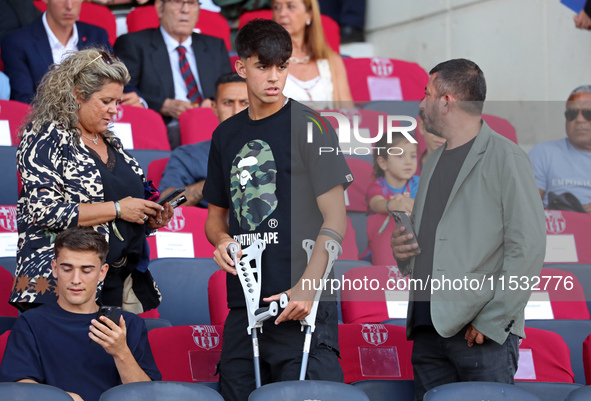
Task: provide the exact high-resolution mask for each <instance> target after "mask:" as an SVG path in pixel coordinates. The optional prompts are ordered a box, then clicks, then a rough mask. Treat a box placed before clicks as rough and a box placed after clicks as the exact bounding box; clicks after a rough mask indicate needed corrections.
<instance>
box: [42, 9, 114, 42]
mask: <svg viewBox="0 0 591 401" xmlns="http://www.w3.org/2000/svg"><path fill="white" fill-rule="evenodd" d="M33 4H35V7H37V8H38V9H39V10H41V12H45V11H46V10H47V4H45V2H43V1H41V0H35V1H33ZM78 20H79V21H80V22H85V23H87V24H91V25H95V26H98V27H101V28H103V29H104V30H105V31H107V34H108V35H109V43H110V44H111V46H113V45H114V44H115V40H116V39H117V22H116V20H115V15H113V13H112V12H111V10H110V9H109V7H107V6H104V5H101V4H94V3H82V7H81V8H80V16H79V18H78Z"/></svg>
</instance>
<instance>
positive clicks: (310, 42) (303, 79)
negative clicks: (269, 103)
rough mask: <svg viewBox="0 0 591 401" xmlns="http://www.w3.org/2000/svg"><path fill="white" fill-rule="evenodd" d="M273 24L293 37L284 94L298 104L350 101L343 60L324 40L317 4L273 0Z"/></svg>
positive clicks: (309, 0)
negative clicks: (282, 28)
mask: <svg viewBox="0 0 591 401" xmlns="http://www.w3.org/2000/svg"><path fill="white" fill-rule="evenodd" d="M273 20H274V21H276V22H278V23H279V24H280V25H281V26H283V27H284V28H285V29H286V30H287V31H288V32H289V34H290V35H291V42H292V45H293V53H292V56H291V58H290V59H289V75H288V77H287V82H286V83H285V89H284V90H283V93H284V95H285V96H287V97H289V98H292V99H295V100H298V101H303V102H306V101H312V102H323V101H351V100H353V99H352V97H351V91H350V89H349V82H348V80H347V71H346V70H345V64H344V63H343V59H342V58H341V56H339V55H338V54H337V53H336V52H334V51H333V50H332V49H330V47H329V46H328V44H327V43H326V40H325V38H324V31H323V29H322V21H321V17H320V8H319V6H318V1H317V0H273Z"/></svg>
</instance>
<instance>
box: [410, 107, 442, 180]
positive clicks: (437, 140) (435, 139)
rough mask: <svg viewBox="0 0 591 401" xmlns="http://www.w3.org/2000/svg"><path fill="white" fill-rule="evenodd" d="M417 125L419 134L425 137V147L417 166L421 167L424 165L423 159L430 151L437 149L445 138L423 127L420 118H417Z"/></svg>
mask: <svg viewBox="0 0 591 401" xmlns="http://www.w3.org/2000/svg"><path fill="white" fill-rule="evenodd" d="M417 127H418V131H419V134H421V135H422V136H423V138H425V144H426V145H427V148H426V149H425V151H424V152H423V153H422V154H421V158H420V159H419V167H420V168H421V169H422V168H423V166H424V165H425V160H427V157H428V156H429V155H430V154H431V153H433V151H434V150H435V149H437V148H438V147H440V146H441V145H443V144H444V143H445V138H442V137H440V136H437V135H435V134H432V133H430V132H429V131H427V130H426V129H425V123H424V122H423V120H422V119H421V118H417Z"/></svg>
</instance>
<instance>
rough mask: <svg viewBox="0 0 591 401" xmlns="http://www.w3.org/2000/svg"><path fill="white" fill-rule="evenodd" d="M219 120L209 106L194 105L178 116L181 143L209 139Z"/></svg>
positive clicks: (186, 143)
mask: <svg viewBox="0 0 591 401" xmlns="http://www.w3.org/2000/svg"><path fill="white" fill-rule="evenodd" d="M218 125H219V120H218V118H217V117H216V115H215V114H214V113H213V110H212V109H210V108H209V107H203V108H202V107H194V108H192V109H189V110H187V111H185V112H183V113H182V114H181V115H180V116H179V128H180V131H181V145H189V144H192V143H197V142H203V141H209V140H210V139H211V136H212V134H213V131H215V129H216V128H217V126H218Z"/></svg>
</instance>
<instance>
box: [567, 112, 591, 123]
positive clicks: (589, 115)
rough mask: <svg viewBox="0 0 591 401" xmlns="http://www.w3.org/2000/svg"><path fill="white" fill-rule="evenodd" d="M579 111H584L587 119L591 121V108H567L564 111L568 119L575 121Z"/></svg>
mask: <svg viewBox="0 0 591 401" xmlns="http://www.w3.org/2000/svg"><path fill="white" fill-rule="evenodd" d="M579 111H580V112H581V113H583V117H584V118H585V120H587V121H591V109H566V111H565V112H564V117H565V118H566V121H573V120H574V119H575V118H577V117H578V116H579Z"/></svg>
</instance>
